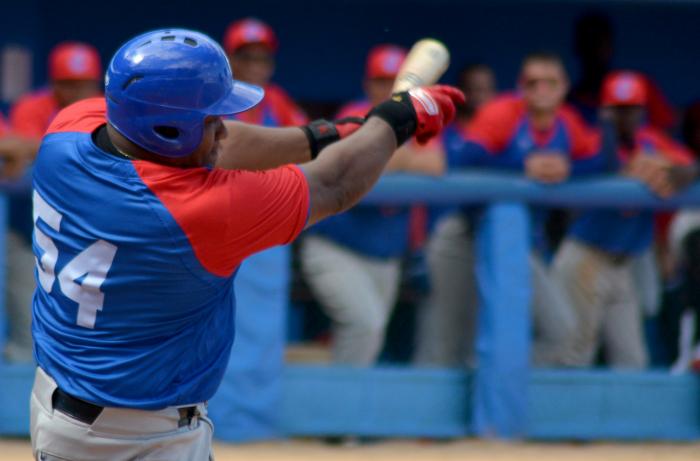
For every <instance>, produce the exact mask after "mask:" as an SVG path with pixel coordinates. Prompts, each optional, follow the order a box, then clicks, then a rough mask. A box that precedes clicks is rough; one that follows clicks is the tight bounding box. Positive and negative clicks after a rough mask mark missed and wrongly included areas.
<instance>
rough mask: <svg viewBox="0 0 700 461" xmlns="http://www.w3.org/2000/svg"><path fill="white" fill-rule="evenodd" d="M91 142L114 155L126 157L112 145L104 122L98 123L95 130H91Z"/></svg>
mask: <svg viewBox="0 0 700 461" xmlns="http://www.w3.org/2000/svg"><path fill="white" fill-rule="evenodd" d="M92 142H94V143H95V145H96V146H97V147H99V148H100V149H102V150H103V151H105V152H108V153H110V154H113V155H116V156H117V157H122V158H124V157H126V156H125V155H124V154H122V153H121V152H119V150H118V149H117V148H116V147H114V144H113V143H112V140H111V139H109V135H108V134H107V125H106V124H105V125H100V126H99V127H97V129H96V130H95V131H93V132H92Z"/></svg>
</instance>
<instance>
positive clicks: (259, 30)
mask: <svg viewBox="0 0 700 461" xmlns="http://www.w3.org/2000/svg"><path fill="white" fill-rule="evenodd" d="M254 43H259V44H262V45H265V46H266V47H268V48H269V49H270V51H272V52H273V53H274V52H275V51H277V37H276V36H275V32H274V31H273V30H272V27H270V26H268V25H267V24H265V23H264V22H262V21H259V20H257V19H253V18H246V19H241V20H240V21H235V22H232V23H231V24H230V25H229V26H228V28H227V29H226V33H225V34H224V49H225V50H226V52H227V53H229V54H232V53H234V52H235V51H236V50H237V49H238V48H240V47H242V46H243V45H251V44H254Z"/></svg>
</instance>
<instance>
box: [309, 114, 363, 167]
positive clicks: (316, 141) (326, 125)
mask: <svg viewBox="0 0 700 461" xmlns="http://www.w3.org/2000/svg"><path fill="white" fill-rule="evenodd" d="M363 123H365V119H364V118H362V117H344V118H341V119H338V120H335V121H332V122H331V121H328V120H326V119H322V118H321V119H318V120H314V121H313V122H311V123H309V124H308V125H305V126H303V127H301V129H302V130H304V133H306V137H307V139H308V140H309V148H310V149H311V158H312V159H314V158H316V157H317V156H318V154H319V152H321V151H322V150H323V149H324V148H326V147H327V146H328V145H330V144H333V143H334V142H336V141H339V140H341V139H343V138H346V137H348V136H350V135H351V134H352V133H354V132H355V131H357V130H358V129H359V128H360V127H361V126H362V124H363Z"/></svg>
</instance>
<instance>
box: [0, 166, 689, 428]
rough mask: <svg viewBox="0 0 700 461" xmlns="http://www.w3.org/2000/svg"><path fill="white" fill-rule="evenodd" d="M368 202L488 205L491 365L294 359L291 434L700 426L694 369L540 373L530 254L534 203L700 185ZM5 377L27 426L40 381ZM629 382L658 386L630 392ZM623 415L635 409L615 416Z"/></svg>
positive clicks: (633, 201) (494, 188)
mask: <svg viewBox="0 0 700 461" xmlns="http://www.w3.org/2000/svg"><path fill="white" fill-rule="evenodd" d="M6 191H7V192H8V193H12V191H11V190H10V189H7V188H6ZM363 203H371V204H408V203H426V204H435V205H460V204H478V203H483V204H485V205H486V206H485V211H484V218H483V219H482V221H481V225H480V226H479V229H478V231H477V236H476V244H477V249H478V252H479V258H478V261H477V267H476V274H477V279H478V286H479V289H480V292H481V297H480V301H481V305H480V320H479V322H480V323H479V333H478V338H477V353H478V363H479V366H478V368H477V369H476V371H475V373H474V374H473V375H471V374H468V373H462V372H455V371H441V370H426V371H422V372H421V371H401V370H391V369H388V370H347V369H335V370H333V369H332V368H328V369H319V368H307V367H289V369H288V370H287V371H286V372H285V374H284V376H283V380H284V387H285V395H284V399H283V405H282V409H281V420H282V422H281V424H282V425H283V426H284V430H285V432H286V433H287V434H289V435H321V434H324V433H341V434H342V433H363V434H367V435H372V434H375V435H413V436H419V435H425V436H430V435H434V436H459V435H468V434H476V435H482V436H500V437H520V436H535V437H543V438H556V437H573V438H589V437H623V438H640V437H652V438H671V439H674V438H681V439H688V438H695V437H700V404H699V402H700V399H699V398H698V395H696V394H698V392H697V391H698V390H699V389H700V387H698V383H697V380H696V379H695V378H694V377H689V376H687V377H675V378H672V379H670V380H667V379H666V377H667V375H666V374H665V373H658V372H651V373H649V374H646V375H643V376H641V378H639V379H637V378H634V377H631V376H630V375H624V376H623V377H622V378H621V379H617V378H616V377H611V376H610V375H601V374H597V373H596V372H562V373H561V374H557V373H556V372H537V373H531V372H530V368H529V348H530V337H529V332H530V324H529V318H530V316H529V299H530V284H529V273H528V265H527V262H526V261H527V254H528V252H529V250H530V238H529V234H530V229H529V214H528V210H527V208H528V204H539V205H545V206H561V207H571V208H581V207H624V208H654V209H673V208H679V207H700V184H696V185H693V186H692V187H690V188H688V189H687V190H686V191H684V192H682V193H680V194H678V195H677V196H675V197H673V198H672V199H669V200H661V199H659V198H657V197H655V196H654V195H653V194H651V193H650V192H649V190H648V189H647V188H646V187H645V186H644V185H642V184H641V183H639V182H637V181H634V180H630V179H623V178H618V177H599V178H590V179H586V180H577V181H572V182H569V183H566V184H561V185H541V184H537V183H533V182H531V181H529V180H527V179H524V178H522V177H521V176H517V175H506V174H495V173H486V172H469V173H461V174H450V175H447V176H445V177H441V178H427V177H416V176H407V175H389V176H387V177H385V178H383V179H382V180H381V181H380V183H379V184H378V185H377V186H376V187H375V189H374V190H373V191H372V192H371V193H370V194H369V195H368V197H367V198H366V199H365V200H364V202H363ZM6 210H7V206H6V198H4V197H3V198H2V199H0V239H2V240H0V241H4V234H5V229H6V213H7V211H6ZM0 263H2V264H0V293H2V292H4V285H3V283H4V280H5V275H6V274H5V268H6V265H5V264H4V252H3V251H0ZM0 307H1V308H2V309H0V313H1V314H0V335H2V334H4V332H5V330H6V322H5V320H4V312H5V309H4V297H0ZM1 340H4V338H2V337H0V341H1ZM668 378H671V377H668ZM632 381H634V382H632ZM635 383H637V384H638V385H637V384H635ZM0 385H1V386H0V387H2V389H3V390H4V391H6V392H4V395H0V403H2V404H3V405H4V408H6V409H8V408H9V409H10V414H12V413H13V409H14V411H15V412H16V413H17V414H18V418H17V419H15V420H13V421H8V422H7V423H5V424H0V433H11V434H21V433H26V432H25V431H26V422H27V415H26V414H25V413H26V406H27V405H26V402H27V400H26V399H24V396H28V387H29V386H30V385H31V369H29V368H26V369H22V368H16V367H8V366H5V367H0ZM577 386H578V387H577ZM629 386H632V387H634V386H637V387H636V388H639V389H642V388H643V389H648V390H649V391H645V390H642V391H639V392H636V391H635V392H633V393H630V392H628V391H627V389H630V388H632V387H629ZM578 388H586V389H588V390H587V391H586V392H585V393H583V394H580V395H585V398H584V397H581V400H580V401H576V399H578V397H576V395H575V394H572V392H574V391H573V390H575V389H578ZM12 389H14V391H11V390H12ZM602 389H606V391H603V390H602ZM651 389H654V391H651ZM470 390H471V391H473V392H469V391H470ZM531 391H532V392H531ZM607 392H610V393H607ZM645 392H652V393H651V394H648V393H645ZM658 392H661V393H662V394H663V395H662V396H661V400H657V401H655V402H653V401H652V400H654V399H653V398H649V396H650V395H654V396H655V395H657V394H656V393H658ZM467 395H469V397H467ZM368 400H369V401H370V402H369V404H368ZM363 405H365V407H363ZM366 405H369V406H366ZM360 408H367V410H360ZM647 410H648V411H647ZM614 414H625V415H627V416H626V417H625V418H622V419H618V420H615V419H614V418H613V419H612V420H611V419H610V417H611V415H614ZM352 415H355V416H357V417H356V418H353V417H352ZM363 416H364V417H363ZM368 416H369V419H368Z"/></svg>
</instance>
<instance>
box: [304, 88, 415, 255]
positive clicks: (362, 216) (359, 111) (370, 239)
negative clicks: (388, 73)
mask: <svg viewBox="0 0 700 461" xmlns="http://www.w3.org/2000/svg"><path fill="white" fill-rule="evenodd" d="M371 108H372V105H371V104H370V103H369V101H366V100H362V101H355V102H351V103H348V104H347V105H345V106H344V107H342V108H341V109H340V111H339V112H338V115H337V118H343V117H364V116H365V115H367V112H369V111H370V109H371ZM409 220H410V207H407V206H401V207H396V206H391V207H389V206H365V205H361V206H356V207H353V208H351V209H349V210H347V211H345V212H344V213H340V214H337V215H335V216H329V217H328V218H326V219H324V220H323V221H321V222H319V223H317V224H315V225H314V226H313V227H311V228H310V229H309V230H308V231H307V232H308V233H310V234H315V235H320V236H323V237H325V238H327V239H329V240H332V241H333V242H335V243H338V244H339V245H342V246H344V247H346V248H349V249H351V250H353V251H357V252H358V253H361V254H363V255H366V256H371V257H375V258H395V257H399V256H401V255H403V254H404V253H405V252H406V250H407V249H408V238H409Z"/></svg>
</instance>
